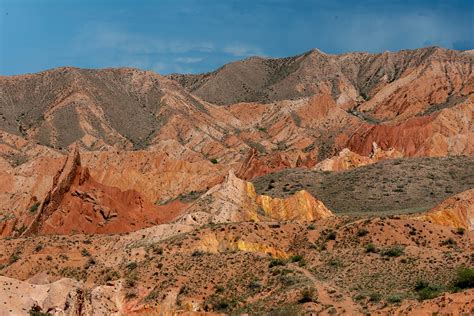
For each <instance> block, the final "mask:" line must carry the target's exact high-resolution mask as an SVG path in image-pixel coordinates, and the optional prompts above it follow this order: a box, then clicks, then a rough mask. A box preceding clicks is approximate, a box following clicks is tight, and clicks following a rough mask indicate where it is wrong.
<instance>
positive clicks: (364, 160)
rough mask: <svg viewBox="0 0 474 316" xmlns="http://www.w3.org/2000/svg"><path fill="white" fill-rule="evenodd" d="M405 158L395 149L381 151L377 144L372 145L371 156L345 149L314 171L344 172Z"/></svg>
mask: <svg viewBox="0 0 474 316" xmlns="http://www.w3.org/2000/svg"><path fill="white" fill-rule="evenodd" d="M401 157H403V155H402V153H400V152H398V151H397V150H396V149H394V148H389V149H388V150H383V149H381V148H380V147H379V146H378V145H377V143H372V152H371V153H370V156H368V157H366V156H362V155H359V154H357V153H355V152H353V151H351V150H350V149H349V148H344V149H343V150H341V151H340V152H339V154H338V155H337V156H334V157H331V158H328V159H325V160H323V161H321V162H319V163H318V164H317V165H316V166H314V168H313V170H321V171H342V170H348V169H352V168H357V167H361V166H366V165H370V164H373V163H376V162H379V161H382V160H385V159H395V158H401Z"/></svg>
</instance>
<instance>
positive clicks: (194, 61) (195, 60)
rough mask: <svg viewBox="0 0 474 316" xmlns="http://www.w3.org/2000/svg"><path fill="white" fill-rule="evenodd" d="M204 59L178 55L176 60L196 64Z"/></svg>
mask: <svg viewBox="0 0 474 316" xmlns="http://www.w3.org/2000/svg"><path fill="white" fill-rule="evenodd" d="M203 60H204V59H203V58H201V57H178V58H176V59H175V61H177V62H179V63H184V64H194V63H199V62H201V61H203Z"/></svg>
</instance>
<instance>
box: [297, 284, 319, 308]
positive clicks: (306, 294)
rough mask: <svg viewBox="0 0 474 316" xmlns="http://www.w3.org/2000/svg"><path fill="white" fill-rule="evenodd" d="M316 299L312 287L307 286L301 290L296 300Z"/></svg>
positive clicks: (311, 300) (309, 301)
mask: <svg viewBox="0 0 474 316" xmlns="http://www.w3.org/2000/svg"><path fill="white" fill-rule="evenodd" d="M317 300H318V298H317V295H316V290H315V289H314V287H307V288H305V289H303V290H302V291H301V298H300V299H299V300H298V303H300V304H304V303H311V302H316V301H317Z"/></svg>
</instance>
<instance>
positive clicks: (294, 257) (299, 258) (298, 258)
mask: <svg viewBox="0 0 474 316" xmlns="http://www.w3.org/2000/svg"><path fill="white" fill-rule="evenodd" d="M301 260H303V256H302V255H294V256H291V258H290V261H291V262H300V261H301Z"/></svg>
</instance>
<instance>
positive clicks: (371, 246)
mask: <svg viewBox="0 0 474 316" xmlns="http://www.w3.org/2000/svg"><path fill="white" fill-rule="evenodd" d="M376 251H377V248H376V247H375V245H374V244H372V243H368V244H367V246H365V252H367V253H369V252H376Z"/></svg>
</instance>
